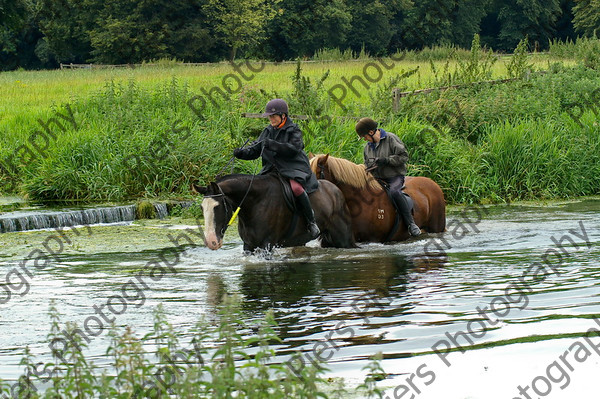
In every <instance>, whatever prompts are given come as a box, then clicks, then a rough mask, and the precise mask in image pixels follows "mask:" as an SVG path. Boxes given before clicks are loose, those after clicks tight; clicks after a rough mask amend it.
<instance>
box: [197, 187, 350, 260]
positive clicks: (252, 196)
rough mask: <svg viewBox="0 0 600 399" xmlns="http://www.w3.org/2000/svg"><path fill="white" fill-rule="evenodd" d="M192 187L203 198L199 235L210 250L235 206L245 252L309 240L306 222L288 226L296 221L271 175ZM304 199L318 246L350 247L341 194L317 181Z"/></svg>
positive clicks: (219, 239) (220, 241) (220, 237)
mask: <svg viewBox="0 0 600 399" xmlns="http://www.w3.org/2000/svg"><path fill="white" fill-rule="evenodd" d="M286 184H287V183H286ZM193 189H194V190H195V191H196V192H198V193H200V194H204V200H203V201H202V210H203V212H204V219H205V231H204V237H205V239H206V245H207V246H208V247H209V248H210V249H219V248H220V247H221V245H223V235H224V234H225V230H227V226H228V222H229V220H230V219H231V217H232V215H233V213H234V211H235V210H236V209H237V208H238V207H240V208H241V209H240V212H239V223H238V231H239V233H240V237H241V239H242V241H244V250H246V251H254V250H255V249H256V248H263V249H270V248H272V247H274V246H283V247H290V246H297V245H304V244H306V243H307V242H308V241H310V236H309V233H308V231H307V228H306V221H305V219H304V218H303V217H299V218H297V219H296V222H293V220H294V219H295V218H294V217H293V214H292V211H290V209H289V208H288V206H287V205H286V202H285V199H284V194H283V188H282V185H281V182H280V181H279V179H277V178H276V177H275V176H273V175H262V176H261V175H258V176H252V175H228V176H225V177H223V178H221V179H219V181H217V182H216V183H211V184H210V185H208V186H206V187H199V186H195V185H194V186H193ZM309 197H310V202H311V204H312V207H313V209H314V210H315V219H316V221H317V225H318V226H319V229H320V230H321V245H322V246H324V247H338V248H348V247H353V246H354V239H353V237H352V227H351V217H350V214H349V212H348V208H347V207H346V204H345V202H344V196H343V195H342V193H341V191H340V190H339V189H338V188H337V187H336V186H335V185H333V184H332V183H330V182H327V181H322V182H320V184H319V189H318V190H317V191H315V192H314V193H311V194H310V196H309ZM294 224H295V225H294Z"/></svg>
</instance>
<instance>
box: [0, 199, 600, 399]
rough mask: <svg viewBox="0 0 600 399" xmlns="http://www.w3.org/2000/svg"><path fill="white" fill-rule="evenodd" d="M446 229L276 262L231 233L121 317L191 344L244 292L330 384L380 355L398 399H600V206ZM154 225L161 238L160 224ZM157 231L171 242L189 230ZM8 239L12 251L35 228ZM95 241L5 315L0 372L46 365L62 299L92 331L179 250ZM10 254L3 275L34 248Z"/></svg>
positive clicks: (505, 211) (35, 282)
mask: <svg viewBox="0 0 600 399" xmlns="http://www.w3.org/2000/svg"><path fill="white" fill-rule="evenodd" d="M479 219H481V220H479ZM448 222H449V231H447V232H445V233H443V234H436V235H422V236H421V237H418V238H416V239H412V240H410V241H408V242H403V243H398V244H394V245H380V244H367V245H362V246H361V247H360V248H356V249H344V250H338V249H321V248H319V247H318V246H317V245H316V243H315V242H312V243H309V245H308V246H306V247H300V248H292V249H280V250H276V251H275V253H274V254H272V255H271V256H260V255H259V256H246V255H243V253H242V244H241V242H240V240H239V237H237V236H236V235H235V233H234V232H228V233H227V235H226V242H227V244H226V245H224V248H222V249H220V250H218V251H210V250H208V249H207V248H205V247H203V246H197V247H193V248H189V249H187V250H186V252H185V253H184V254H182V255H181V257H180V262H179V263H178V264H177V265H176V271H177V273H176V274H173V273H169V274H167V275H166V276H165V277H164V278H163V279H162V280H160V282H159V283H156V284H153V285H149V289H148V290H146V291H145V293H144V299H145V300H144V304H143V306H139V307H135V306H131V305H130V306H129V307H128V309H127V311H126V312H124V313H123V314H122V315H119V316H117V319H116V323H117V324H118V325H125V324H127V325H131V326H133V328H134V330H135V331H136V332H137V333H138V334H139V335H140V336H141V335H143V334H144V333H146V332H148V331H149V330H151V328H152V323H153V319H152V313H153V310H154V308H155V307H156V306H157V305H158V304H159V303H162V304H163V306H164V309H165V312H166V314H167V317H168V319H169V321H170V322H171V323H172V324H173V325H174V327H175V329H176V331H178V332H179V333H180V335H181V337H182V339H183V340H185V338H186V337H188V338H189V336H190V334H191V333H190V332H189V331H190V329H191V328H192V326H193V325H194V324H195V323H196V321H198V320H199V319H200V318H201V317H202V316H206V315H209V316H210V315H214V312H215V308H216V306H217V304H218V303H219V298H220V294H221V293H222V292H229V293H239V294H240V295H241V298H242V309H243V311H244V315H245V317H247V318H248V320H256V319H259V318H261V317H262V315H263V314H264V312H265V311H266V310H267V309H269V308H272V309H273V310H274V313H275V316H276V320H277V321H278V323H279V328H278V333H279V335H280V336H281V337H282V338H283V343H282V344H281V345H277V346H276V349H277V353H278V360H281V361H285V360H286V359H288V358H289V356H290V354H292V353H293V352H294V351H296V350H299V351H301V352H302V353H303V356H304V359H305V360H306V359H310V358H311V357H314V356H316V355H317V354H318V355H319V356H321V357H322V358H323V359H327V365H328V367H329V368H330V369H331V371H330V372H329V373H328V375H331V376H334V377H344V378H345V380H346V381H347V384H348V385H356V384H358V383H359V382H361V381H362V378H363V377H364V373H365V372H364V371H361V369H362V367H364V366H365V365H366V364H367V363H368V358H369V356H371V355H373V354H375V353H377V352H381V353H382V354H383V358H384V360H383V361H382V366H383V368H384V370H385V371H386V372H387V373H388V378H387V379H385V380H383V381H381V382H379V385H380V386H382V387H386V388H387V391H386V394H387V396H388V397H389V398H394V397H397V398H400V397H401V398H410V397H411V396H412V397H415V398H442V397H443V398H482V399H483V398H486V399H487V398H496V397H498V398H517V397H521V398H527V397H528V396H527V395H530V397H532V398H538V397H551V398H562V397H564V398H579V397H598V395H599V392H600V386H599V384H600V382H598V378H597V376H598V375H599V373H600V349H597V350H595V349H594V348H593V347H592V346H591V345H592V344H595V345H598V346H599V347H600V337H595V336H592V337H591V340H590V341H589V342H588V341H586V340H585V338H584V337H583V336H584V335H585V333H586V331H588V329H590V328H593V327H596V328H598V329H599V330H600V265H599V262H598V259H600V246H599V245H598V244H599V242H600V200H598V199H587V200H583V201H574V202H568V203H551V204H546V205H529V204H524V205H523V204H521V205H511V206H507V205H503V206H497V205H494V206H486V207H485V208H473V209H470V210H468V211H465V210H463V209H461V208H457V209H454V210H452V211H451V212H449V214H448ZM458 222H461V223H463V224H462V226H461V225H460V224H459V223H458ZM469 222H470V223H469ZM146 227H147V228H148V229H150V228H153V229H154V230H153V231H154V234H156V233H155V231H156V230H157V228H156V227H157V226H146ZM160 227H161V229H162V230H161V231H164V232H165V234H166V232H167V231H169V232H178V231H182V230H181V229H182V228H184V227H186V226H179V225H172V226H169V225H164V224H163V225H161V226H160ZM126 228H127V226H119V229H120V230H119V234H123V231H126ZM92 229H93V227H92ZM5 234H7V235H11V236H10V237H11V245H16V244H14V243H15V242H18V241H19V239H20V237H24V239H25V238H26V237H30V236H27V234H31V233H5ZM6 237H8V236H4V237H3V236H2V235H0V243H1V242H2V240H5V239H6ZM15 237H16V238H15ZM84 238H85V237H84V235H82V237H81V242H80V243H79V244H73V245H76V246H78V248H79V250H80V253H65V254H61V255H59V256H58V257H57V261H52V262H51V263H50V264H49V265H48V266H47V267H46V268H44V269H41V270H33V269H32V275H33V276H32V277H31V278H29V279H28V285H29V292H28V293H27V294H26V295H23V296H20V295H18V294H16V293H15V294H14V295H13V296H12V297H11V299H10V301H8V302H7V303H6V304H3V305H0V377H2V378H5V379H11V378H14V377H16V376H17V375H18V374H19V372H20V368H19V366H18V362H19V360H20V358H21V355H22V353H23V348H24V347H25V346H29V348H30V349H31V351H32V353H33V354H34V355H35V356H36V357H37V359H39V361H46V360H49V359H50V358H49V357H48V355H49V349H48V342H47V340H46V335H47V334H48V332H49V329H50V323H49V317H48V306H49V303H50V301H52V300H53V301H54V302H55V304H56V307H57V308H58V310H59V312H60V313H61V320H62V321H63V322H64V321H67V320H68V321H74V322H77V323H80V324H81V323H83V321H84V320H85V319H86V317H89V316H90V315H92V314H94V311H93V310H92V307H93V306H94V305H101V304H104V303H106V301H107V298H109V297H110V296H111V295H114V294H115V292H118V291H119V289H120V287H121V286H122V285H123V284H125V283H126V282H127V281H129V280H130V279H131V277H132V275H133V274H134V273H135V272H136V271H137V270H140V269H141V268H143V267H144V266H145V265H146V264H147V262H148V261H149V260H151V259H155V258H156V257H157V256H158V253H159V249H160V248H162V247H165V246H167V244H166V243H165V242H164V241H163V242H162V243H159V242H158V241H157V244H156V247H155V248H148V247H147V245H146V247H144V250H140V249H139V247H138V246H136V245H135V242H134V241H135V240H136V236H135V235H131V236H129V237H128V236H126V235H125V236H123V238H122V239H123V240H129V241H130V243H131V244H132V245H129V246H127V249H123V248H121V247H119V248H118V250H117V249H115V250H111V247H110V244H106V245H105V248H102V249H101V250H100V249H99V250H97V251H94V252H95V253H91V252H90V251H86V250H85V246H86V245H88V244H89V245H92V244H91V242H92V241H93V238H89V239H88V241H86V240H85V239H84ZM132 241H133V242H132ZM94 245H98V243H97V242H95V243H94ZM106 246H108V248H106ZM25 247H26V248H35V245H33V244H28V245H25ZM82 247H83V248H82ZM2 251H3V252H2V254H1V255H2V257H3V260H2V261H1V263H0V264H1V265H0V276H6V274H7V273H8V272H9V271H10V270H12V269H13V268H15V267H17V266H18V265H19V260H22V259H23V256H24V255H23V254H24V252H22V251H20V252H19V251H16V252H15V253H12V252H11V249H10V248H6V247H4V248H3V250H2ZM1 278H2V282H4V280H5V278H4V277H1ZM15 291H17V290H16V289H15ZM2 295H3V294H2V293H0V296H2ZM4 295H6V294H4ZM595 317H597V318H598V319H597V320H596V319H594V318H595ZM107 344H108V337H106V334H104V335H101V336H99V337H97V338H95V339H94V340H93V341H92V342H91V344H90V348H89V351H90V353H91V354H92V357H93V358H94V360H95V361H96V362H98V363H99V364H102V354H103V353H104V351H105V350H106V347H107ZM445 349H450V350H451V352H446V351H444V350H445ZM457 349H462V351H461V350H457ZM436 351H437V352H436ZM438 352H439V353H438ZM306 362H307V363H308V360H306ZM519 386H520V388H519ZM520 390H521V391H520Z"/></svg>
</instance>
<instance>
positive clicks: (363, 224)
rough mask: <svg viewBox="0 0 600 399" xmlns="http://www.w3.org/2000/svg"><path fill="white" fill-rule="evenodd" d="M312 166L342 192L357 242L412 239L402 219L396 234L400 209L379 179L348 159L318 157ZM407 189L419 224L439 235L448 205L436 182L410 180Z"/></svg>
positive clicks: (311, 163) (414, 178) (421, 178)
mask: <svg viewBox="0 0 600 399" xmlns="http://www.w3.org/2000/svg"><path fill="white" fill-rule="evenodd" d="M310 166H311V169H312V171H313V173H315V174H316V175H317V177H318V178H319V179H325V180H329V181H330V182H332V183H333V184H335V185H336V186H338V187H339V188H340V190H342V193H343V194H344V197H345V198H346V204H347V205H348V208H349V210H350V215H351V216H352V230H353V232H354V238H355V239H356V241H357V242H391V241H402V240H406V239H408V238H409V237H410V235H409V233H408V228H407V226H406V225H405V223H404V222H403V221H402V218H400V221H399V223H400V224H399V227H398V228H397V231H396V232H395V233H393V235H392V236H390V234H391V233H392V232H393V229H394V225H395V221H396V209H395V208H394V206H393V204H392V201H391V199H390V197H389V195H388V193H387V192H386V190H385V189H384V188H383V187H382V186H381V184H379V182H378V181H377V179H375V177H373V175H371V174H370V173H368V172H367V171H366V170H365V166H364V165H357V164H355V163H353V162H350V161H348V160H346V159H342V158H335V157H332V156H329V154H327V155H316V156H314V157H313V158H312V159H311V160H310ZM405 187H406V188H405V189H404V192H406V193H407V194H408V195H409V196H410V198H412V200H413V202H414V208H413V210H414V218H415V223H416V224H417V226H419V227H420V228H421V229H422V230H425V231H427V232H429V233H439V232H442V231H444V229H445V228H446V201H445V200H444V193H443V192H442V189H441V188H440V186H438V184H437V183H436V182H434V181H433V180H431V179H430V178H428V177H422V176H419V177H412V176H407V177H406V181H405Z"/></svg>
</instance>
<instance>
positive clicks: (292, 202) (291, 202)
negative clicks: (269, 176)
mask: <svg viewBox="0 0 600 399" xmlns="http://www.w3.org/2000/svg"><path fill="white" fill-rule="evenodd" d="M274 176H275V177H276V178H277V179H278V180H279V183H280V184H281V190H282V191H283V199H284V200H285V204H286V205H287V207H288V209H289V210H290V211H291V212H292V223H291V224H290V228H289V229H288V231H287V232H286V233H285V236H284V237H285V238H284V239H288V238H290V237H291V236H292V234H293V233H294V230H296V226H297V225H298V217H299V211H298V207H297V206H296V199H295V198H294V193H293V192H292V187H291V186H290V182H289V180H288V179H286V178H284V177H283V176H281V175H280V174H279V173H277V174H274Z"/></svg>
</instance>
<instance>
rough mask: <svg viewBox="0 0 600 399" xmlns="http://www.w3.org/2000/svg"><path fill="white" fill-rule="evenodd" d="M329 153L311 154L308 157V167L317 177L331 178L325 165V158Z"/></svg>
mask: <svg viewBox="0 0 600 399" xmlns="http://www.w3.org/2000/svg"><path fill="white" fill-rule="evenodd" d="M328 159H329V154H326V155H313V157H312V158H311V159H310V168H311V170H312V171H313V173H314V174H315V175H316V176H317V179H325V180H331V173H330V172H329V168H328V167H327V160H328Z"/></svg>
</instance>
